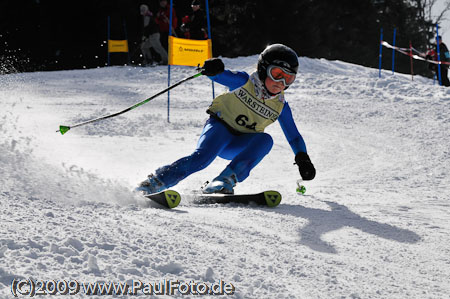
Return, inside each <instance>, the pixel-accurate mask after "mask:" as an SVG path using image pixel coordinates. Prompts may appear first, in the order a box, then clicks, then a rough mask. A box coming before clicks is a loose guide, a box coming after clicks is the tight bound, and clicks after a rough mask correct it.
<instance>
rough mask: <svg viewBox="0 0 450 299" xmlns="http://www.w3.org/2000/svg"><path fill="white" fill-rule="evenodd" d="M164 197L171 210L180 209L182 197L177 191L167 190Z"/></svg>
mask: <svg viewBox="0 0 450 299" xmlns="http://www.w3.org/2000/svg"><path fill="white" fill-rule="evenodd" d="M164 195H165V197H166V202H167V207H168V208H169V209H173V208H176V207H178V205H179V204H180V201H181V196H180V194H179V193H178V192H177V191H173V190H166V191H165V192H164Z"/></svg>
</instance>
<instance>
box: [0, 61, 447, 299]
mask: <svg viewBox="0 0 450 299" xmlns="http://www.w3.org/2000/svg"><path fill="white" fill-rule="evenodd" d="M256 60H257V56H251V57H241V58H236V59H224V61H225V64H226V66H227V68H229V69H232V70H246V71H248V72H252V70H254V68H255V64H256ZM193 73H195V70H194V69H193V68H189V67H172V74H173V75H172V83H174V82H176V81H178V80H181V79H182V78H185V77H187V76H190V75H192V74H193ZM165 87H167V68H166V67H153V68H134V67H108V68H100V69H91V70H73V71H59V72H37V73H24V74H9V75H3V76H0V104H1V111H2V112H1V115H0V171H1V173H0V186H1V187H0V188H1V189H0V200H1V213H0V224H1V235H0V297H1V298H11V297H12V294H11V292H10V284H11V281H12V279H13V278H34V279H39V280H49V279H51V280H59V279H66V280H73V279H76V280H78V281H80V282H96V281H106V282H120V281H130V280H132V279H139V280H141V281H143V282H158V281H161V280H164V279H172V280H180V281H183V282H189V281H191V280H194V281H197V282H214V281H219V280H220V279H222V280H223V281H225V282H229V283H232V284H233V285H234V286H235V288H236V293H235V295H234V296H232V297H234V298H450V296H449V294H450V278H449V277H450V227H449V224H450V221H449V219H450V201H449V199H450V196H449V194H450V192H449V190H450V180H449V177H450V176H449V172H450V162H449V161H450V134H449V132H450V89H446V88H444V87H440V86H438V85H437V84H433V81H432V80H429V79H426V78H422V77H418V76H416V77H415V78H414V81H411V76H407V75H401V74H395V75H392V74H391V73H390V72H387V71H386V72H383V76H382V78H381V79H379V78H378V70H375V69H370V68H365V67H361V66H357V65H353V64H348V63H344V62H340V61H327V60H323V59H320V60H319V59H308V58H300V73H299V76H298V79H297V81H296V83H294V84H293V86H291V87H290V88H289V89H288V90H287V92H286V94H287V95H286V97H287V100H288V101H289V103H290V105H291V107H292V110H293V113H294V117H295V120H296V122H297V126H298V128H299V130H300V132H301V133H302V135H303V137H304V138H305V140H306V144H307V147H308V151H309V154H310V156H311V159H312V161H313V162H314V164H315V166H316V168H317V176H316V178H315V180H313V181H311V182H306V183H304V184H305V186H306V188H307V193H306V195H304V196H299V195H297V194H296V193H295V188H296V180H297V179H298V178H299V173H298V170H297V168H296V166H294V165H293V162H294V155H293V153H292V151H291V149H290V146H289V144H288V143H287V142H286V140H285V139H284V136H283V134H282V132H281V129H280V127H279V125H278V124H274V125H272V126H270V127H269V128H267V130H266V131H267V132H268V133H271V134H272V136H273V137H274V141H275V145H274V147H273V149H272V151H271V152H270V153H269V155H268V156H267V157H266V158H265V159H264V160H263V161H262V162H261V163H260V164H259V165H258V166H257V167H256V168H255V169H254V170H253V171H252V173H251V176H250V177H249V178H248V179H247V180H246V181H245V182H243V183H241V184H240V185H238V186H237V188H236V193H243V192H256V191H261V190H263V189H275V190H279V191H280V192H281V194H282V195H283V200H282V203H281V204H280V206H278V207H277V208H274V209H270V208H261V207H248V206H241V205H227V206H222V205H210V206H199V205H195V204H194V203H192V199H190V198H185V199H184V200H183V201H182V203H181V205H180V206H179V207H178V208H177V209H175V210H164V209H159V208H155V207H147V206H146V205H145V201H143V200H142V199H141V198H140V197H139V196H137V195H135V194H132V193H131V192H130V190H132V189H133V188H134V187H135V186H136V184H137V183H138V182H140V181H142V180H143V179H144V178H145V177H146V175H148V174H149V173H151V172H152V171H153V170H154V169H155V168H157V167H159V166H162V165H165V164H167V163H171V162H173V161H175V159H178V158H180V157H182V156H184V155H187V154H190V153H191V151H192V150H193V149H194V148H195V145H196V140H197V138H198V137H199V134H200V132H201V130H202V126H203V124H204V121H205V120H206V119H207V117H208V116H207V114H206V113H205V110H206V108H207V107H208V105H209V103H210V102H211V97H212V94H211V84H210V82H209V80H208V79H207V78H204V77H201V78H197V79H194V80H191V81H189V82H188V83H185V84H184V85H181V86H179V87H177V88H175V89H174V90H172V91H171V107H170V108H171V114H170V118H171V122H170V123H167V97H166V96H165V95H164V96H161V97H159V98H157V99H155V100H153V101H151V102H149V103H147V104H146V105H144V106H142V107H139V108H138V109H135V110H133V111H131V112H128V113H126V114H123V115H121V116H118V117H115V118H113V119H110V120H106V121H102V122H98V123H95V124H91V125H87V126H85V127H79V128H74V129H72V130H71V131H69V132H68V133H66V135H64V136H62V135H61V134H59V133H56V132H55V131H56V130H57V129H58V127H59V125H60V124H64V125H71V124H75V123H78V122H81V121H85V120H88V119H92V118H95V117H99V116H103V115H105V114H109V113H113V112H117V111H120V110H122V109H124V108H126V107H128V106H130V105H132V104H134V103H136V102H139V101H142V100H143V99H145V98H147V97H149V96H151V95H153V94H155V93H156V92H158V91H160V90H162V89H164V88H165ZM215 90H216V94H219V93H221V92H223V91H225V88H224V87H222V86H219V85H217V84H216V85H215ZM226 164H227V161H225V160H222V159H220V158H218V159H217V160H216V161H214V163H213V164H211V165H210V166H209V167H208V168H207V169H205V170H203V171H201V172H199V173H196V174H194V175H192V176H190V177H188V178H187V179H186V180H184V181H183V182H181V183H180V184H179V185H178V186H176V189H177V190H178V191H180V192H181V193H185V194H188V193H191V192H192V190H197V189H198V188H199V187H200V186H201V185H202V183H203V182H204V181H206V180H211V179H212V178H213V177H215V176H216V175H217V174H218V173H219V172H220V171H221V170H222V169H223V168H224V166H225V165H226ZM72 297H76V296H72ZM78 297H81V295H79V296H78ZM159 297H161V296H159ZM182 297H183V298H189V296H182ZM191 297H195V298H198V296H191Z"/></svg>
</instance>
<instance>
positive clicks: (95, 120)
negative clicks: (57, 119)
mask: <svg viewBox="0 0 450 299" xmlns="http://www.w3.org/2000/svg"><path fill="white" fill-rule="evenodd" d="M201 75H202V73H201V72H199V73H197V74H195V75H192V76H190V77H187V78H184V79H183V80H180V81H178V82H177V83H174V84H172V85H171V86H169V87H167V88H166V89H164V90H162V91H160V92H158V93H157V94H155V95H153V96H151V97H149V98H148V99H145V100H143V101H141V102H139V103H136V104H134V105H133V106H130V107H128V108H126V109H124V110H122V111H119V112H116V113H113V114H109V115H105V116H102V117H98V118H95V119H91V120H88V121H85V122H82V123H78V124H75V125H72V126H63V125H60V126H59V130H58V131H56V132H61V135H64V134H65V133H67V131H69V130H70V129H73V128H76V127H81V126H84V125H87V124H90V123H93V122H97V121H100V120H103V119H107V118H111V117H114V116H117V115H120V114H123V113H125V112H128V111H130V110H133V109H135V108H137V107H139V106H142V105H144V104H145V103H147V102H149V101H151V100H153V99H154V98H156V97H157V96H159V95H162V94H163V93H165V92H167V91H169V90H171V89H172V88H174V87H176V86H178V85H180V84H182V83H184V82H186V81H189V80H191V79H194V78H197V77H200V76H201Z"/></svg>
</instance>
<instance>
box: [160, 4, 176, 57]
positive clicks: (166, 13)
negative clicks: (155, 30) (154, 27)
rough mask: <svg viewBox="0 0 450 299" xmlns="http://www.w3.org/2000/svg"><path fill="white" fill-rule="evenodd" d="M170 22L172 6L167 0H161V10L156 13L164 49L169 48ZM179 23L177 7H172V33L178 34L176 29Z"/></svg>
mask: <svg viewBox="0 0 450 299" xmlns="http://www.w3.org/2000/svg"><path fill="white" fill-rule="evenodd" d="M169 23H170V6H168V5H167V0H159V10H158V13H157V14H156V24H158V26H159V33H160V34H161V39H160V40H161V44H162V46H163V47H164V49H166V50H167V49H168V42H169ZM177 25H178V19H177V15H176V13H175V9H174V8H172V34H173V35H175V36H176V33H175V29H176V28H177Z"/></svg>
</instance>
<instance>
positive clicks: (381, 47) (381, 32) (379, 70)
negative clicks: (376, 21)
mask: <svg viewBox="0 0 450 299" xmlns="http://www.w3.org/2000/svg"><path fill="white" fill-rule="evenodd" d="M382 41H383V28H381V30H380V55H379V56H378V78H381V55H382V50H383V45H382V44H381V42H382Z"/></svg>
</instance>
